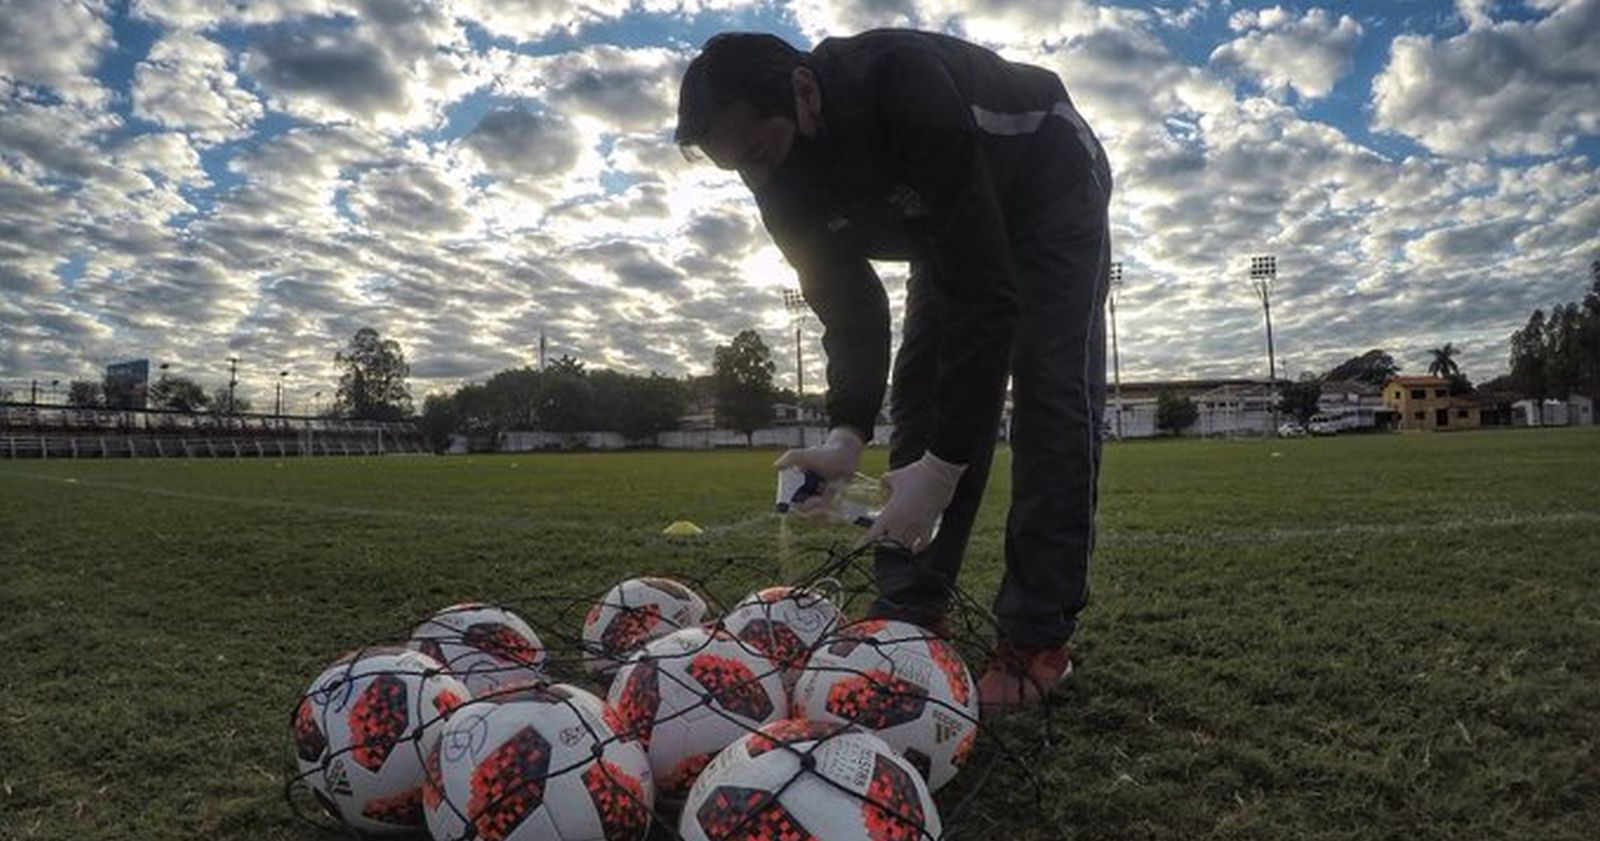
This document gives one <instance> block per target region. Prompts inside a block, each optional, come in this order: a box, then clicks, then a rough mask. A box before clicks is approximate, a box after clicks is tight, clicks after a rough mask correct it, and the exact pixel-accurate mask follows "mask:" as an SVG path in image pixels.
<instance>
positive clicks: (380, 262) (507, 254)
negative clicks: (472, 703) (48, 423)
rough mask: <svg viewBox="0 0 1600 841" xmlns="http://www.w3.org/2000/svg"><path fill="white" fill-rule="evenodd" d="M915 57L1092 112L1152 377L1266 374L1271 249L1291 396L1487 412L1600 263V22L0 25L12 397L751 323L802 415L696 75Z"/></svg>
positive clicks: (757, 242) (785, 281) (1491, 12)
mask: <svg viewBox="0 0 1600 841" xmlns="http://www.w3.org/2000/svg"><path fill="white" fill-rule="evenodd" d="M888 25H902V26H904V25H909V26H917V27H921V28H929V29H939V30H944V31H947V32H951V33H955V34H960V35H963V36H965V37H968V38H970V39H972V40H975V41H978V42H981V43H983V44H986V45H988V46H991V47H993V48H995V49H997V50H998V51H1000V52H1001V53H1002V54H1003V55H1005V56H1007V57H1008V58H1012V59H1015V60H1021V61H1027V62H1032V63H1036V64H1039V65H1043V66H1046V67H1049V68H1051V69H1053V70H1055V71H1056V72H1058V73H1059V74H1060V75H1061V76H1062V78H1063V79H1064V80H1065V82H1066V84H1067V86H1068V88H1069V90H1070V91H1071V92H1072V95H1073V97H1074V98H1075V99H1076V101H1077V102H1078V104H1079V108H1080V110H1081V111H1082V112H1083V113H1084V114H1085V116H1086V117H1087V118H1088V119H1089V121H1090V122H1091V123H1092V124H1093V125H1094V126H1095V128H1096V130H1097V131H1098V133H1099V134H1100V136H1101V137H1102V139H1103V140H1104V142H1105V145H1106V147H1107V149H1108V152H1109V154H1110V156H1111V160H1112V165H1113V167H1114V168H1115V170H1116V172H1117V176H1118V193H1117V196H1116V198H1115V201H1114V203H1113V211H1112V213H1113V221H1114V225H1115V229H1116V230H1115V236H1116V238H1117V239H1116V256H1117V259H1119V260H1121V261H1122V262H1123V263H1124V264H1125V266H1126V273H1127V283H1126V287H1125V289H1124V291H1123V294H1122V297H1121V305H1120V306H1119V308H1118V322H1119V331H1120V336H1121V348H1122V360H1123V375H1124V379H1125V380H1126V379H1140V378H1154V377H1179V376H1201V375H1204V376H1259V375H1264V374H1265V371H1266V360H1265V353H1264V350H1263V347H1262V346H1263V344H1264V342H1263V338H1262V331H1261V323H1260V321H1261V318H1260V307H1259V303H1258V302H1257V301H1256V300H1255V299H1254V298H1253V297H1252V292H1251V290H1250V287H1249V284H1248V282H1247V280H1246V271H1245V270H1246V265H1247V262H1248V256H1249V255H1250V254H1253V253H1272V254H1276V255H1277V256H1278V259H1279V265H1280V270H1279V271H1280V278H1279V285H1278V287H1277V290H1276V298H1275V302H1274V316H1275V325H1276V328H1277V338H1278V350H1279V354H1280V358H1281V361H1282V364H1283V366H1284V367H1285V368H1286V369H1287V371H1288V372H1289V374H1290V375H1296V374H1298V373H1300V372H1301V371H1303V370H1306V369H1317V370H1321V369H1324V368H1326V367H1328V366H1330V365H1332V364H1334V363H1337V362H1339V361H1340V360H1342V359H1344V358H1345V357H1347V356H1350V355H1354V354H1356V353H1359V352H1361V351H1364V350H1366V349H1368V348H1371V347H1383V348H1386V349H1388V350H1389V351H1391V352H1392V353H1394V354H1395V355H1396V357H1397V358H1398V359H1399V360H1400V362H1401V363H1402V365H1403V366H1404V367H1405V368H1406V369H1407V370H1408V371H1413V372H1419V371H1420V369H1422V368H1423V367H1425V365H1426V359H1427V355H1426V349H1427V348H1430V347H1434V346H1437V345H1440V344H1442V343H1444V342H1454V343H1455V344H1456V345H1457V347H1460V348H1463V349H1464V354H1463V361H1464V362H1465V368H1466V370H1467V372H1468V373H1469V374H1470V375H1473V376H1474V377H1475V378H1478V379H1483V378H1487V377H1489V376H1493V375H1495V374H1498V373H1500V372H1501V371H1502V370H1503V369H1504V368H1505V365H1506V362H1505V358H1506V352H1507V349H1506V338H1507V336H1508V335H1509V333H1510V332H1511V331H1512V330H1513V329H1515V328H1516V327H1517V326H1519V325H1520V323H1521V322H1522V321H1523V320H1524V319H1526V317H1527V315H1528V313H1529V312H1530V311H1531V310H1532V309H1533V308H1534V307H1536V306H1545V307H1548V306H1549V305H1551V304H1553V303H1558V302H1562V301H1569V300H1575V299H1577V298H1579V297H1580V296H1581V294H1582V291H1583V289H1584V287H1585V286H1586V283H1587V278H1586V275H1587V271H1588V269H1587V267H1588V265H1589V262H1590V261H1591V260H1593V259H1595V258H1596V257H1600V237H1597V232H1600V174H1597V169H1600V167H1597V163H1600V49H1596V48H1595V44H1596V43H1600V0H1521V1H1520V2H1516V1H1515V0H1506V1H1505V2H1495V0H1458V2H1455V3H1450V2H1445V0H1356V2H1345V3H1324V4H1323V5H1320V6H1319V5H1316V4H1314V3H1313V4H1308V5H1279V4H1275V3H1251V2H1242V0H1240V1H1237V2H1230V0H1165V2H1150V3H1135V2H1130V0H1117V2H1111V1H1110V0H1104V1H1103V2H1088V0H755V1H752V0H582V2H567V0H436V1H435V2H424V0H365V1H364V2H354V1H350V0H250V2H232V1H231V0H229V1H228V2H211V0H132V2H102V1H101V0H0V386H4V387H10V388H13V389H16V388H18V387H19V385H21V386H22V387H24V388H25V386H26V381H27V380H28V379H31V378H40V379H44V380H49V379H61V380H63V381H66V380H67V379H71V378H77V377H97V376H98V372H99V371H100V370H101V369H103V367H104V365H105V364H106V363H108V362H114V361H119V360H125V359H135V358H148V359H150V360H151V361H152V364H158V363H161V362H166V363H169V364H171V366H172V368H173V370H175V371H178V372H181V373H184V374H186V375H189V376H192V377H195V378H197V379H199V380H201V381H202V382H203V383H205V384H207V385H208V386H209V385H215V384H218V383H221V382H223V381H225V379H226V376H227V375H226V363H225V361H224V360H225V359H226V358H227V357H230V356H237V357H239V358H240V359H241V360H242V362H241V367H240V379H241V383H242V386H243V387H244V388H246V390H247V391H253V392H254V393H255V394H256V395H257V397H258V400H259V398H260V396H261V395H264V394H267V393H270V386H269V385H268V384H269V383H270V381H271V379H272V378H273V376H274V375H275V374H276V372H277V371H279V370H288V371H290V372H291V373H290V376H289V378H288V379H287V383H288V389H289V394H290V401H291V405H305V403H306V402H307V401H309V399H310V397H311V395H312V393H313V392H314V391H316V390H324V391H325V392H327V393H331V387H332V383H333V382H334V381H335V377H336V375H335V372H334V370H333V367H332V364H331V358H332V356H333V353H334V352H335V351H336V350H338V349H339V348H340V347H341V346H343V345H344V343H345V342H347V341H348V339H349V337H350V336H351V334H353V333H354V332H355V331H356V330H357V329H359V328H360V327H362V326H367V325H370V326H373V327H376V328H378V329H379V330H380V331H381V332H382V333H384V334H385V335H387V336H391V337H393V338H396V339H398V340H400V342H401V343H402V344H403V346H404V347H405V349H406V352H407V355H408V357H409V359H410V361H411V363H412V366H413V367H412V370H413V386H414V391H415V392H417V393H418V395H419V396H420V395H421V394H422V393H425V392H427V391H430V390H438V389H444V388H448V387H452V386H454V385H456V384H458V383H461V382H464V381H469V380H474V379H483V378H485V377H487V376H488V375H490V374H492V373H494V372H495V371H498V370H501V369H504V368H507V367H514V366H520V365H524V364H528V363H530V362H533V361H535V360H536V358H537V347H538V337H539V334H540V331H541V330H543V331H545V332H546V333H547V335H548V337H549V346H550V353H551V355H552V356H554V355H557V354H561V353H568V354H571V355H573V356H575V357H577V358H578V359H580V360H582V361H584V362H585V363H587V364H588V365H590V366H591V367H609V368H614V369H618V370H625V371H633V372H639V373H643V372H646V371H649V370H656V371H661V372H663V373H669V374H684V373H704V372H706V371H707V370H708V369H709V367H710V360H711V352H712V348H713V346H714V345H715V344H717V343H718V342H726V341H727V340H728V339H729V338H730V337H731V336H732V335H733V334H735V333H736V332H738V331H739V330H741V329H744V328H747V327H755V328H757V329H759V330H760V331H761V332H762V333H763V334H764V336H765V337H766V339H767V340H768V343H769V344H771V345H773V346H774V348H775V353H776V360H777V362H778V364H779V369H780V376H781V380H782V382H783V383H784V384H792V382H793V370H794V358H793V351H792V333H791V332H790V331H789V327H788V324H789V322H788V316H787V314H786V313H785V312H784V309H783V305H782V296H781V291H782V290H783V289H784V288H786V287H790V286H792V285H793V283H794V277H793V273H792V272H791V271H790V270H789V269H788V268H787V267H786V266H785V264H784V263H783V262H782V260H781V259H780V258H779V257H778V255H777V253H776V251H775V249H774V248H773V247H772V245H771V243H770V241H769V240H768V239H767V237H766V234H765V233H764V232H763V231H762V229H761V227H760V225H759V222H758V220H757V219H756V216H755V214H754V207H753V204H752V202H751V201H750V200H749V198H748V197H747V195H746V194H745V192H744V190H743V188H742V187H741V186H740V185H739V183H738V181H737V179H736V178H733V177H730V176H729V175H728V174H726V173H722V172H720V171H718V170H716V169H715V168H713V167H710V166H709V165H705V164H694V163H690V162H687V161H685V160H684V159H683V157H682V156H681V155H680V154H679V151H678V150H677V148H676V147H674V146H673V145H672V144H671V142H670V139H669V138H670V133H671V126H672V122H673V115H674V108H675V99H676V90H677V82H678V78H679V76H680V74H681V72H682V69H683V67H684V65H685V63H686V62H687V60H688V59H689V58H690V57H691V56H692V55H693V53H694V50H695V48H696V46H697V45H698V44H700V43H702V42H703V41H704V40H705V39H706V38H707V37H709V36H710V35H712V34H714V33H715V32H718V31H721V30H726V29H759V30H769V31H776V32H779V33H781V34H784V35H786V36H788V37H790V39H791V40H792V41H794V42H796V43H797V44H801V45H805V46H809V45H811V44H814V43H815V42H816V41H817V40H819V39H821V38H822V37H825V36H826V35H828V34H848V33H851V32H855V31H858V30H861V29H866V28H871V27H875V26H888ZM883 274H884V277H885V280H886V283H887V284H888V286H889V289H890V293H891V296H892V299H893V300H895V301H896V303H897V306H898V301H899V300H900V299H901V298H902V297H903V281H902V278H903V270H902V269H900V268H899V267H896V266H892V265H891V266H884V267H883ZM815 332H816V331H815V329H814V326H813V329H812V330H811V332H810V334H809V335H810V341H811V343H812V347H813V348H814V347H815ZM818 356H819V354H817V353H815V352H812V353H809V354H808V360H807V361H808V369H809V370H808V382H809V383H811V384H815V383H817V382H820V379H821V377H820V374H821V365H820V359H819V358H818Z"/></svg>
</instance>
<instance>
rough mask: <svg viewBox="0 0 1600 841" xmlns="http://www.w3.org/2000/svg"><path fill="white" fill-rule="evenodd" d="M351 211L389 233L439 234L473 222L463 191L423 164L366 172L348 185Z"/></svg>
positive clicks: (452, 231) (365, 221)
mask: <svg viewBox="0 0 1600 841" xmlns="http://www.w3.org/2000/svg"><path fill="white" fill-rule="evenodd" d="M348 200H349V203H350V208H351V212H352V213H353V214H354V215H355V216H356V218H357V219H358V220H360V221H361V222H362V223H364V224H366V225H367V226H369V227H371V228H377V229H381V230H383V231H385V232H386V233H387V234H388V235H389V236H421V237H426V236H428V235H442V234H451V233H456V232H459V231H461V230H463V229H465V228H466V227H467V226H469V225H470V224H472V221H473V220H472V216H471V214H469V213H467V212H466V210H465V209H464V208H463V204H464V193H463V191H462V190H461V189H460V188H459V187H458V186H457V185H454V184H451V183H450V182H449V181H447V180H445V179H444V178H442V177H441V175H440V173H439V172H438V171H437V170H436V169H434V168H432V167H428V166H425V165H402V166H397V167H394V168H391V169H380V170H374V171H371V172H368V173H367V174H365V175H364V176H362V177H361V179H360V180H359V181H357V182H356V184H355V185H354V186H353V187H352V188H351V189H350V192H349V199H348Z"/></svg>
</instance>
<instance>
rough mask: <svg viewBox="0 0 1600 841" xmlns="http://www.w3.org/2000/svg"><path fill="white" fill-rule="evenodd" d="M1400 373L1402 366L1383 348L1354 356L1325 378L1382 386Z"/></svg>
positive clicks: (1334, 380)
mask: <svg viewBox="0 0 1600 841" xmlns="http://www.w3.org/2000/svg"><path fill="white" fill-rule="evenodd" d="M1398 373H1400V366H1399V365H1396V364H1395V361H1394V357H1392V356H1390V355H1389V354H1387V353H1384V352H1383V351H1382V350H1381V349H1376V348H1375V349H1373V350H1369V351H1367V352H1366V353H1363V354H1361V355H1360V356H1353V357H1351V358H1349V359H1346V360H1345V361H1344V362H1343V363H1341V364H1340V365H1338V366H1337V367H1335V368H1334V369H1333V370H1331V371H1329V372H1328V375H1327V376H1326V377H1324V378H1323V379H1326V380H1330V381H1333V382H1337V381H1340V380H1355V381H1357V382H1363V383H1367V384H1369V385H1375V386H1382V385H1383V384H1384V383H1386V382H1388V381H1390V380H1392V379H1394V377H1395V375H1396V374H1398Z"/></svg>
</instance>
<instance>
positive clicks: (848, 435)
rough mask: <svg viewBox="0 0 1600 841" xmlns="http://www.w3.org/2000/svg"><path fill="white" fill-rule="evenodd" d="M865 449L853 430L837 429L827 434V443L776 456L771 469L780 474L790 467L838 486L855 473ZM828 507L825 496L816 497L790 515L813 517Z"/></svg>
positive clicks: (798, 506) (843, 427) (840, 427)
mask: <svg viewBox="0 0 1600 841" xmlns="http://www.w3.org/2000/svg"><path fill="white" fill-rule="evenodd" d="M864 447H866V442H864V441H862V440H861V436H860V435H857V434H856V433H855V431H854V430H852V429H850V428H849V427H845V426H836V427H834V428H833V429H832V430H831V431H829V432H828V438H827V440H826V441H823V442H822V443H821V444H819V445H817V446H815V447H803V448H801V449H797V450H789V451H788V452H786V453H784V454H783V455H781V456H779V457H778V460H777V461H776V462H774V463H773V466H774V467H776V468H778V469H779V470H783V469H785V468H789V467H793V468H796V469H799V470H805V471H808V472H811V473H816V474H818V475H819V476H821V477H822V479H823V481H824V482H827V483H828V484H829V485H837V483H840V482H843V481H844V480H846V479H849V478H850V477H851V476H852V475H853V474H854V473H855V472H856V465H857V464H859V463H860V461H861V450H862V449H863V448H864ZM829 504H830V500H829V498H828V496H827V495H826V494H818V495H817V496H813V497H811V498H810V499H808V500H806V501H804V502H802V503H800V504H799V505H797V506H795V508H794V509H793V511H794V513H796V514H799V515H801V516H802V517H810V516H816V515H819V514H821V513H822V512H824V511H826V510H827V509H828V506H829Z"/></svg>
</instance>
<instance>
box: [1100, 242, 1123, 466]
mask: <svg viewBox="0 0 1600 841" xmlns="http://www.w3.org/2000/svg"><path fill="white" fill-rule="evenodd" d="M1121 291H1122V263H1121V262H1116V263H1112V264H1111V288H1110V289H1109V290H1107V293H1106V303H1107V304H1108V305H1109V306H1110V307H1111V375H1112V377H1113V378H1114V379H1113V382H1115V383H1116V399H1117V440H1118V441H1121V440H1122V356H1121V354H1119V353H1118V352H1117V293H1118V292H1121ZM1101 376H1104V374H1103V373H1102V375H1101Z"/></svg>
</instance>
